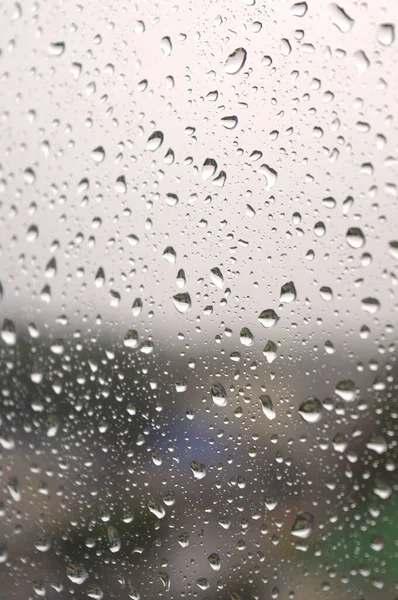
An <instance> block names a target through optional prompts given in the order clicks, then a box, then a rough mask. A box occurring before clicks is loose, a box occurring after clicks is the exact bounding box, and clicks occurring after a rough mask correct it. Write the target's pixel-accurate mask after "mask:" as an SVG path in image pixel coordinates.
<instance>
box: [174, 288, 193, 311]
mask: <svg viewBox="0 0 398 600" xmlns="http://www.w3.org/2000/svg"><path fill="white" fill-rule="evenodd" d="M173 302H174V306H175V307H176V309H177V310H178V312H180V313H182V314H184V313H186V312H188V310H189V309H190V308H191V306H192V302H191V296H190V295H189V294H188V293H187V292H182V293H180V294H176V295H175V296H173Z"/></svg>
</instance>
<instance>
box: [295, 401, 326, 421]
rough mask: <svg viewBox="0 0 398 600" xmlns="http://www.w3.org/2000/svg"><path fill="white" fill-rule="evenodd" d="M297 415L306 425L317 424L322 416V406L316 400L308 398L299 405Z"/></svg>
mask: <svg viewBox="0 0 398 600" xmlns="http://www.w3.org/2000/svg"><path fill="white" fill-rule="evenodd" d="M299 413H300V415H301V416H302V418H303V419H304V421H306V422H307V423H317V422H318V421H319V420H320V419H321V416H322V404H321V403H320V402H319V400H318V398H308V399H307V400H305V401H304V402H303V403H302V404H301V405H300V408H299Z"/></svg>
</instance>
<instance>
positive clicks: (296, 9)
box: [290, 2, 308, 17]
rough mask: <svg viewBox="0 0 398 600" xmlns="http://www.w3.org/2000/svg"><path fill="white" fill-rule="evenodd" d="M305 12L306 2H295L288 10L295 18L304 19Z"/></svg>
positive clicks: (306, 8)
mask: <svg viewBox="0 0 398 600" xmlns="http://www.w3.org/2000/svg"><path fill="white" fill-rule="evenodd" d="M307 10H308V6H307V3H306V2H296V3H295V4H293V6H292V7H291V9H290V11H291V12H292V14H293V15H294V16H295V17H304V15H305V14H306V12H307Z"/></svg>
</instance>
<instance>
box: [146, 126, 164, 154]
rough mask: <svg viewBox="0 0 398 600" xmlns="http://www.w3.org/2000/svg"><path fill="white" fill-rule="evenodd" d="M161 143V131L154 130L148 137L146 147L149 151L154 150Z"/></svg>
mask: <svg viewBox="0 0 398 600" xmlns="http://www.w3.org/2000/svg"><path fill="white" fill-rule="evenodd" d="M162 144H163V133H162V132H161V131H154V132H153V133H152V134H151V135H150V136H149V138H148V141H147V144H146V147H147V149H148V150H150V151H151V152H155V150H157V149H158V148H160V146H161V145H162Z"/></svg>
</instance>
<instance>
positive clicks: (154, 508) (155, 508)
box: [148, 498, 166, 519]
mask: <svg viewBox="0 0 398 600" xmlns="http://www.w3.org/2000/svg"><path fill="white" fill-rule="evenodd" d="M148 508H149V510H150V512H151V513H152V514H154V515H155V516H156V517H157V518H158V519H163V517H164V516H165V514H166V511H165V509H164V508H163V506H162V505H161V504H158V503H157V502H155V500H153V499H152V498H150V499H149V501H148Z"/></svg>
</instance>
